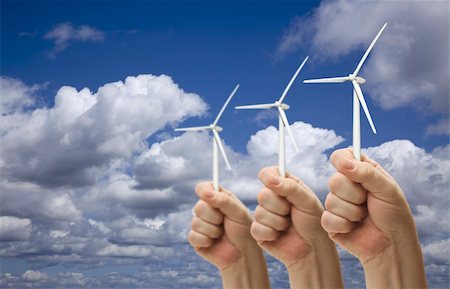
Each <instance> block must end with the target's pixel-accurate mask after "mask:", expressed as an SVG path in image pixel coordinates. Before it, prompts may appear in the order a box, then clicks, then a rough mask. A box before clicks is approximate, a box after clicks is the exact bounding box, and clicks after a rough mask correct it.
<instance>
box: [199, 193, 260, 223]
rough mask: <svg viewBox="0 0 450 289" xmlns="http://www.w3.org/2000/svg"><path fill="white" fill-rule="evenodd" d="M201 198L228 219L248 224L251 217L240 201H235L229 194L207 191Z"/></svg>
mask: <svg viewBox="0 0 450 289" xmlns="http://www.w3.org/2000/svg"><path fill="white" fill-rule="evenodd" d="M203 200H204V201H205V202H207V203H208V204H209V205H210V206H212V207H213V208H216V209H218V210H219V211H220V212H221V213H222V214H224V215H225V216H226V217H227V218H229V219H230V220H232V221H234V222H236V223H239V224H243V225H246V226H247V225H248V226H250V224H251V222H252V218H251V215H250V213H249V211H248V210H247V208H246V207H245V206H243V205H242V203H240V202H237V201H236V200H235V199H234V198H233V197H231V196H230V195H228V194H225V193H222V192H214V191H209V192H207V193H206V194H204V199H203Z"/></svg>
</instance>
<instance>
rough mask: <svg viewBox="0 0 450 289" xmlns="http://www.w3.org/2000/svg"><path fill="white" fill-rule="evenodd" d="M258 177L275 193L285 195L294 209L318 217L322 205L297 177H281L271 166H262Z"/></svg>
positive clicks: (321, 210) (320, 213)
mask: <svg viewBox="0 0 450 289" xmlns="http://www.w3.org/2000/svg"><path fill="white" fill-rule="evenodd" d="M259 177H260V179H261V181H262V182H263V183H264V185H265V186H266V187H267V188H269V189H270V190H272V191H273V192H274V193H275V194H277V195H279V196H281V197H285V198H286V199H287V200H288V201H289V202H290V203H291V204H292V205H293V206H294V207H295V208H296V209H298V210H299V211H302V212H305V213H307V214H310V215H314V216H318V217H320V216H321V215H322V212H323V206H322V204H321V202H320V200H319V199H318V198H317V196H316V195H315V194H314V192H313V191H311V189H310V188H308V186H306V185H305V184H304V183H303V182H302V181H300V180H299V179H298V178H295V177H293V176H292V175H291V177H288V178H284V177H281V176H280V175H279V174H278V172H277V171H276V170H273V168H264V169H262V170H261V171H260V173H259Z"/></svg>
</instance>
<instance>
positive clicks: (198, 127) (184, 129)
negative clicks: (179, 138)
mask: <svg viewBox="0 0 450 289" xmlns="http://www.w3.org/2000/svg"><path fill="white" fill-rule="evenodd" d="M208 129H211V127H209V126H193V127H182V128H176V129H175V131H199V130H208Z"/></svg>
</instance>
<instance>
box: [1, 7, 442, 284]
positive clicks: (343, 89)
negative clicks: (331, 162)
mask: <svg viewBox="0 0 450 289" xmlns="http://www.w3.org/2000/svg"><path fill="white" fill-rule="evenodd" d="M349 3H350V2H348V1H343V0H336V1H326V2H321V1H297V2H296V1H290V2H286V1H245V2H244V1H229V2H221V1H197V2H194V1H108V0H106V1H5V0H2V1H1V59H0V60H1V63H0V71H1V73H0V76H1V79H2V87H1V88H2V91H0V93H1V94H2V95H3V96H2V98H3V99H4V100H3V101H2V103H1V105H2V120H1V125H0V129H1V134H0V141H1V144H2V145H1V147H2V149H0V167H1V170H0V173H1V176H2V179H3V180H2V183H1V187H0V194H2V198H3V200H4V202H3V205H2V206H1V207H0V213H1V215H2V218H3V217H5V218H4V219H2V222H3V230H4V231H2V232H3V233H4V234H5V236H6V235H8V234H9V235H10V237H8V238H6V237H5V238H3V239H2V242H1V244H0V258H1V274H2V275H1V276H2V277H1V280H0V282H1V283H0V284H4V285H5V286H6V285H7V286H12V287H20V286H21V285H20V284H22V283H23V282H29V283H30V284H32V286H35V287H39V286H40V287H45V286H51V284H55V282H56V283H58V282H63V280H65V281H67V286H75V287H76V286H78V287H80V286H81V287H82V286H84V287H90V286H92V287H96V286H97V287H98V286H104V287H113V286H119V287H123V284H122V285H120V284H121V283H120V282H121V281H120V280H121V279H122V280H123V279H124V276H127V277H129V278H130V280H133V282H131V283H129V285H127V286H132V287H133V286H134V287H139V285H142V284H145V282H148V280H147V281H146V279H145V278H147V277H148V276H151V279H150V280H154V281H153V282H155V283H153V284H154V287H158V288H159V287H161V288H170V286H175V285H174V284H175V283H174V284H172V283H171V282H170V280H172V279H173V280H175V279H178V280H183V282H184V283H181V284H190V285H189V287H192V288H194V287H195V288H197V287H198V288H203V287H207V288H208V287H209V288H210V287H211V286H213V285H214V284H215V285H214V286H217V284H219V283H218V280H217V275H214V274H215V273H214V270H213V268H212V267H209V265H207V264H202V261H201V260H200V259H199V258H197V257H196V256H195V255H194V254H193V252H192V251H190V250H189V247H188V246H187V244H186V242H185V240H184V237H183V236H182V233H183V232H184V231H183V230H187V229H188V228H187V227H186V226H188V223H183V224H177V223H175V221H174V220H175V219H176V218H177V216H178V217H180V216H189V214H188V213H187V212H189V208H190V207H191V206H192V205H193V204H194V202H195V198H194V196H191V193H189V192H191V191H192V188H193V184H194V183H195V182H197V181H198V180H200V179H207V178H209V174H210V172H209V159H208V153H205V155H204V156H198V154H199V153H198V152H199V151H202V150H201V149H202V148H203V146H205V147H207V148H208V149H206V150H205V151H208V150H209V139H208V138H207V136H206V135H202V134H199V135H196V134H195V135H180V134H178V133H174V132H173V127H174V126H177V125H182V126H190V125H206V124H208V123H209V122H210V121H212V120H213V119H214V117H215V115H216V114H217V112H218V111H219V109H220V107H221V105H222V104H223V102H224V101H225V99H226V97H227V96H228V95H229V93H230V92H231V91H232V89H233V88H234V86H235V85H236V84H237V83H240V84H241V87H240V89H239V91H238V92H237V94H236V96H235V98H234V99H233V100H232V102H231V104H230V108H229V109H228V110H227V111H226V112H225V114H224V115H223V118H222V120H221V123H220V125H221V126H222V127H224V131H223V133H222V134H221V135H222V137H223V138H224V140H225V143H226V144H227V151H228V153H229V154H230V156H231V157H230V158H231V160H232V166H233V162H234V164H235V165H236V167H237V168H236V171H235V175H230V174H227V173H224V175H223V180H224V183H225V184H226V185H229V186H230V187H231V188H235V189H240V188H242V192H236V193H237V194H238V195H239V196H240V197H241V198H243V199H244V200H245V201H246V203H247V204H249V206H250V207H252V206H254V204H255V199H254V196H255V195H256V193H257V190H256V191H255V190H253V189H254V188H257V186H258V184H257V182H256V172H257V171H254V170H257V169H258V168H259V167H262V166H264V165H269V164H271V162H273V161H274V160H276V154H275V151H270V149H271V148H272V147H271V146H270V143H271V141H273V139H274V137H275V135H276V134H274V131H272V130H271V129H270V128H268V127H269V126H270V125H276V123H277V119H276V118H274V117H273V115H271V114H261V113H258V112H256V111H235V110H233V109H231V108H232V107H233V106H235V105H239V104H250V103H266V102H273V101H275V100H276V99H278V98H279V96H280V95H281V93H282V91H283V90H284V87H285V86H286V84H287V83H288V81H289V79H290V78H291V76H292V74H293V73H294V72H295V70H296V69H297V67H298V65H299V64H300V63H301V61H302V60H303V59H304V57H306V56H309V57H310V59H309V61H308V62H307V63H306V66H305V67H304V69H303V70H302V72H301V73H300V75H299V77H298V79H297V81H296V82H295V83H294V85H293V87H292V89H291V90H290V92H289V94H288V96H287V98H286V103H288V104H289V105H290V106H291V108H290V109H289V110H288V111H287V115H288V118H289V120H290V122H291V124H293V130H294V132H297V135H298V138H297V143H298V145H299V146H300V147H301V153H300V154H299V155H298V156H294V155H291V156H288V166H290V167H291V169H292V171H293V172H294V173H296V174H298V175H299V176H300V177H302V178H304V179H305V180H306V181H307V183H308V182H309V184H310V186H311V187H312V188H313V189H315V190H316V192H317V193H318V195H319V196H320V197H323V196H324V194H325V193H326V190H327V188H326V179H327V176H329V174H330V172H331V171H330V168H328V167H327V168H326V169H324V168H325V167H326V162H325V161H326V157H327V156H328V155H329V153H330V152H331V151H332V150H334V149H336V148H339V147H346V146H349V145H351V121H352V116H351V112H352V106H351V105H352V94H351V87H350V85H349V84H347V83H346V84H335V85H333V84H329V85H313V84H303V83H302V80H303V79H308V78H316V77H325V76H343V75H348V74H349V73H350V72H352V71H353V70H354V68H355V67H356V65H357V63H358V61H359V59H360V57H361V56H362V54H363V53H364V50H365V49H366V47H367V46H368V44H369V43H370V41H371V40H372V38H373V37H374V36H375V34H376V32H377V31H378V30H379V29H380V28H381V26H382V25H383V24H384V22H386V21H387V22H388V26H387V28H386V31H385V33H384V34H383V35H382V37H381V38H380V40H379V42H378V43H377V44H376V46H375V48H374V50H373V53H372V54H371V56H370V57H369V59H368V61H367V62H366V64H365V66H364V68H363V70H362V72H361V73H360V75H361V76H363V77H366V78H367V84H365V85H363V86H362V89H363V91H364V93H365V97H366V100H367V102H368V105H369V109H370V111H371V114H372V117H373V119H374V122H375V125H376V127H377V130H378V134H377V135H373V134H372V132H371V131H370V127H369V125H368V123H367V121H366V120H365V119H364V118H363V119H362V121H361V123H362V146H363V147H364V148H369V149H368V150H367V152H368V153H372V154H373V157H374V158H376V157H378V158H379V159H378V161H380V163H382V164H385V165H387V166H389V167H391V168H392V171H393V175H394V176H396V177H397V178H398V179H399V180H400V181H399V182H400V183H401V185H402V184H403V185H404V186H403V188H404V190H407V189H410V190H411V192H410V193H409V194H410V195H411V197H410V198H411V202H412V207H413V211H414V212H415V214H416V216H417V218H418V221H417V222H418V223H419V232H421V234H422V235H421V237H422V239H421V240H422V241H423V245H424V246H428V247H427V248H428V249H427V250H428V251H426V252H427V253H426V254H425V256H426V261H427V266H428V267H427V272H428V274H429V279H430V280H432V281H431V282H432V283H431V284H433V285H435V286H432V287H435V288H440V287H442V288H444V287H446V285H445V284H447V285H448V278H445V277H442V276H445V272H447V277H448V260H447V261H443V260H442V257H441V259H439V257H438V256H437V255H436V252H435V251H436V250H437V249H436V248H438V249H439V250H441V251H442V250H446V252H447V256H448V246H449V245H448V244H449V239H448V237H449V229H448V226H445V225H443V227H442V228H441V230H438V232H429V231H427V230H426V229H421V228H426V227H427V226H429V225H430V224H434V223H433V220H435V219H433V218H436V216H439V214H441V213H444V214H447V217H448V204H449V200H448V182H449V176H448V168H449V162H450V161H449V156H448V141H449V128H448V114H449V87H448V79H449V67H448V63H449V41H448V40H449V39H448V37H449V16H448V15H449V14H448V13H446V11H447V12H448V10H449V5H448V3H447V2H445V1H429V2H415V1H412V2H411V1H404V2H395V1H394V2H389V1H387V2H386V1H385V2H377V1H371V2H358V3H357V4H354V5H353V4H349ZM411 15H413V16H414V17H411ZM61 27H63V28H64V27H65V29H67V30H64V31H65V32H63V33H62V34H55V33H56V32H55V31H58V29H59V28H61ZM83 29H84V30H83ZM429 31H433V33H429ZM83 33H84V34H83ZM52 35H53V36H52ZM55 35H56V36H55ZM430 43H433V45H432V46H430V45H429V44H430ZM162 74H164V75H167V76H168V77H169V79H167V78H164V77H159V76H160V75H162ZM138 75H154V76H156V77H155V78H152V77H148V76H143V77H141V78H137V76H138ZM127 77H131V78H130V80H128V79H127ZM134 77H136V78H134ZM126 79H127V80H126ZM117 81H121V84H120V85H118V87H120V91H119V90H118V91H119V92H118V91H114V89H115V88H114V89H113V88H112V87H113V86H114V85H112V84H111V83H115V82H117ZM161 84H164V85H165V86H164V87H165V89H167V91H165V90H164V91H162V92H160V93H159V92H158V90H156V92H155V91H154V90H151V89H150V88H151V87H154V86H156V87H158V86H159V85H161ZM147 85H148V86H147ZM65 86H68V87H72V88H62V87H65ZM136 86H138V87H141V89H144V90H146V91H147V89H148V91H153V92H147V94H146V97H143V98H140V99H131V97H132V96H133V95H134V94H135V93H134V92H135V91H136V90H135V87H136ZM85 87H87V88H89V90H90V91H84V92H82V91H81V90H82V89H83V88H85ZM100 87H103V88H102V89H100V90H99V88H100ZM73 88H74V89H76V90H74V89H73ZM140 91H141V90H140ZM174 93H175V94H176V95H177V98H171V97H172V96H173V95H174ZM144 94H145V93H144ZM56 95H58V97H56V98H55V96H56ZM55 99H59V100H57V101H55ZM81 99H83V100H82V101H81ZM152 99H154V100H155V101H156V102H153V100H152ZM55 103H57V104H58V103H59V106H58V105H55ZM157 107H159V108H161V107H164V109H165V110H167V111H168V113H167V115H166V116H160V117H158V115H159V113H161V111H158V110H157ZM208 107H209V108H208ZM72 115H73V118H72ZM69 116H70V117H69ZM361 116H362V117H363V114H362V115H361ZM92 121H93V122H92ZM251 136H253V137H252V138H251ZM257 140H260V141H261V142H260V143H258V142H257ZM261 143H262V144H266V143H267V144H268V145H267V147H268V148H267V149H266V150H265V149H264V147H261V145H260V144H261ZM183 146H187V147H188V149H186V151H187V152H189V153H190V154H191V155H187V152H182V147H183ZM267 150H269V152H268V151H267ZM288 154H289V152H288ZM261 158H265V159H264V160H261ZM180 160H182V162H183V164H192V165H197V166H198V168H197V170H196V172H195V173H191V174H189V173H186V172H185V170H183V169H179V170H175V169H174V170H171V166H172V165H174V164H175V165H179V166H181V167H182V166H183V165H180V164H179V162H180ZM411 162H413V163H414V164H410V163H411ZM424 163H426V164H427V165H428V167H427V169H426V170H425V171H423V172H422V170H424V168H423V167H420V165H421V164H424ZM308 165H309V166H311V168H308V167H307V166H308ZM250 168H252V169H253V170H252V169H250ZM412 171H414V172H418V174H419V172H421V173H422V175H421V176H422V177H417V178H413V177H412V176H410V175H408V174H407V173H406V172H412ZM318 172H322V173H323V172H324V175H320V176H319V175H317V174H318ZM152 173H153V175H152ZM159 173H160V174H161V175H159ZM236 174H238V175H239V176H241V177H242V179H241V178H237V179H236V181H235V182H234V183H233V181H232V180H233V178H234V177H236ZM327 174H328V175H327ZM159 176H161V177H159ZM252 177H253V178H254V183H251V184H250V185H248V187H247V188H243V187H242V183H244V184H245V183H246V182H248V180H249V179H251V178H252ZM246 178H247V179H246ZM411 178H412V179H411ZM118 180H119V181H120V184H119V185H117V184H118V183H117V182H118ZM436 180H437V181H436ZM402 182H403V183H402ZM122 185H123V191H120V188H122V187H121V186H122ZM422 188H423V190H421V189H422ZM425 190H428V191H431V192H432V193H430V194H432V195H433V196H434V197H436V198H443V201H442V202H441V204H440V205H439V206H438V205H437V204H436V203H433V202H432V201H429V200H426V196H425V195H424V191H425ZM406 193H407V195H408V192H406ZM0 196H1V195H0ZM21 196H22V197H23V196H29V200H28V199H27V198H28V197H25V199H22V197H21ZM152 196H155V197H154V199H153V197H152ZM35 198H36V199H35ZM171 198H175V200H176V202H175V204H173V203H171V202H170V199H171ZM34 201H36V202H38V204H39V205H35V204H34V203H33V202H34ZM97 202H98V203H97ZM109 202H115V203H114V206H115V207H114V208H116V209H117V210H116V211H114V210H112V211H109V210H108V208H107V207H105V204H109ZM33 204H34V205H35V208H34V209H30V208H31V207H30V206H33ZM139 204H143V206H147V207H145V208H142V205H139ZM52 206H56V211H58V210H61V211H63V212H61V214H60V215H58V214H56V213H55V214H52V213H46V212H45V210H50V209H51V208H52ZM424 206H427V207H426V208H429V211H424ZM49 208H50V209H49ZM29 209H30V210H29ZM28 210H29V212H28ZM430 212H431V213H430ZM177 214H178V215H177ZM186 214H187V215H186ZM433 216H434V217H433ZM444 221H445V220H444ZM0 224H1V223H0ZM7 224H11V225H10V227H8V226H7ZM133 226H135V227H136V228H138V229H139V230H143V232H144V231H145V232H144V233H145V234H146V235H145V236H147V237H148V240H147V241H145V240H142V239H139V238H138V236H137V235H136V234H134V235H133V234H131V233H130V231H127V230H126V228H127V227H133ZM183 226H184V227H183ZM7 227H8V228H12V229H5V228H7ZM23 229H25V232H27V233H25V234H19V233H17V232H18V231H19V230H22V231H23ZM164 230H172V231H174V232H175V231H178V234H177V233H173V232H172V231H171V232H172V233H170V234H169V235H168V237H166V238H168V239H164V237H162V235H163V234H162V232H163V231H164ZM45 236H47V237H48V238H47V237H45ZM171 237H173V239H170V238H171ZM52 238H53V239H52ZM89 239H91V240H95V241H92V244H91V246H88V245H87V243H89V241H87V240H89ZM52 242H53V243H54V244H57V245H58V246H56V245H55V246H53V247H52V245H51V243H52ZM74 243H80V244H84V245H83V248H75V247H76V246H74V245H73V244H74ZM162 243H166V244H170V245H169V246H166V247H165V246H162V247H164V248H163V249H161V244H162ZM94 244H95V245H94ZM56 247H58V248H56ZM91 247H92V248H91ZM94 247H95V248H94ZM119 247H120V248H119ZM118 248H119V249H118ZM133 250H137V252H141V253H142V252H144V253H143V257H137V256H136V255H135V253H134V251H133ZM139 250H141V251H139ZM132 251H133V252H132ZM180 252H185V255H183V254H182V253H180ZM141 253H140V254H141ZM167 256H170V257H169V259H170V258H180V256H185V259H186V260H185V261H180V262H178V263H177V262H173V261H170V260H164V261H161V260H162V259H164V258H165V257H167ZM343 260H344V261H345V264H347V265H345V266H344V269H346V270H347V271H348V270H350V269H351V268H355V267H357V266H358V265H357V263H356V262H355V261H354V260H353V259H351V257H349V256H346V255H345V254H343ZM183 262H184V263H183ZM186 264H191V265H192V264H196V265H195V266H196V267H195V270H194V269H193V270H192V271H187V270H185V269H184V270H183V268H185V267H186V266H187V265H186ZM197 264H198V265H197ZM192 266H194V265H192ZM271 266H272V267H271V268H273V280H274V281H273V282H274V285H277V286H276V287H283V286H286V283H285V280H284V281H283V278H285V277H286V275H285V273H284V272H283V270H282V268H279V266H278V265H277V263H275V262H273V261H271ZM205 270H206V271H205ZM169 271H173V272H178V273H177V274H178V275H176V274H175V275H176V277H173V276H172V275H170V274H169V275H164V274H162V273H161V272H169ZM203 271H205V272H210V273H209V274H205V273H204V272H203ZM27 272H28V273H27ZM68 272H71V273H70V274H69V273H68ZM80 272H81V273H82V275H81V276H80V275H77V274H79V273H80ZM113 272H114V273H113ZM143 272H144V273H145V274H144V273H143ZM358 272H359V273H358V274H356V277H355V276H351V275H350V274H348V273H347V275H346V282H347V285H348V287H352V286H355V288H357V287H359V286H358V284H360V283H358V282H362V275H361V272H360V271H358ZM439 272H440V273H439ZM442 272H444V273H442ZM8 273H11V274H12V275H7V274H8ZM158 273H160V274H159V275H158ZM167 274H168V273H167ZM11 276H12V277H11ZM146 276H147V277H146ZM164 276H166V277H164ZM167 276H172V277H167ZM211 276H212V277H211ZM156 280H157V281H156ZM21 282H22V283H21ZM52 282H53V283H52ZM139 282H141V283H139ZM180 282H181V281H180ZM189 282H192V283H189ZM99 284H100V285H99ZM133 284H134V285H133ZM352 284H353V285H352ZM175 287H176V286H175Z"/></svg>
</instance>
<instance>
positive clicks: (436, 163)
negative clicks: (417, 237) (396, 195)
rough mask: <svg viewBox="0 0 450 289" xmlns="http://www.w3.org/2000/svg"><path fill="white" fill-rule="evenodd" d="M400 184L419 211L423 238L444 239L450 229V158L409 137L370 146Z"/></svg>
mask: <svg viewBox="0 0 450 289" xmlns="http://www.w3.org/2000/svg"><path fill="white" fill-rule="evenodd" d="M447 149H448V148H447ZM367 154H368V155H369V156H371V157H372V158H374V159H375V160H376V161H378V162H379V163H380V164H381V165H382V166H383V167H384V168H385V169H386V170H387V171H388V172H389V173H390V174H391V175H392V176H393V177H394V179H395V180H396V181H397V182H398V183H399V184H400V186H401V188H402V189H403V191H404V193H405V195H406V197H407V199H408V201H409V203H410V206H411V208H412V210H413V212H414V214H415V217H416V223H417V226H418V229H419V231H420V233H421V237H422V238H423V239H428V238H442V237H443V236H444V235H445V234H447V233H448V232H450V225H449V222H448V217H447V218H445V216H448V208H449V206H450V197H449V195H448V190H449V189H448V188H449V187H450V175H449V174H448V172H449V171H450V160H449V158H440V157H436V156H434V154H433V153H431V154H430V153H427V152H426V151H425V150H424V149H422V148H419V147H416V146H415V145H414V144H413V143H412V142H410V141H408V140H395V141H391V142H387V143H384V144H382V145H380V146H377V147H373V148H368V149H367Z"/></svg>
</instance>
